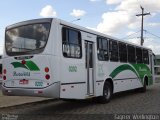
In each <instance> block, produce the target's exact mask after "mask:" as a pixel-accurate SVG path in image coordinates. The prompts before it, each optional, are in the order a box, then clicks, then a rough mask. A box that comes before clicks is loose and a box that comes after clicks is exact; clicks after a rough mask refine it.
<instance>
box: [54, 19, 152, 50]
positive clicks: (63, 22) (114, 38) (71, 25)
mask: <svg viewBox="0 0 160 120" xmlns="http://www.w3.org/2000/svg"><path fill="white" fill-rule="evenodd" d="M54 19H57V18H54ZM57 20H58V21H60V24H62V25H65V26H68V27H72V28H74V29H78V30H81V31H84V32H88V33H90V34H94V35H98V36H102V37H106V38H110V39H113V40H117V41H120V42H123V43H126V44H130V45H134V46H137V47H141V48H145V49H148V50H150V51H152V50H151V49H150V48H148V47H144V46H140V45H137V44H135V43H132V42H129V41H124V40H121V39H118V38H116V37H113V36H109V35H106V34H104V33H100V32H97V31H94V30H92V29H88V28H85V27H82V26H79V25H76V24H73V23H70V22H66V21H64V20H61V19H57Z"/></svg>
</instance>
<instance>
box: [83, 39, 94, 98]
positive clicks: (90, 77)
mask: <svg viewBox="0 0 160 120" xmlns="http://www.w3.org/2000/svg"><path fill="white" fill-rule="evenodd" d="M85 54H86V55H85V57H86V59H85V62H86V73H87V94H88V95H93V93H94V74H93V73H94V69H93V68H94V65H93V63H94V61H93V60H94V59H93V42H89V41H85Z"/></svg>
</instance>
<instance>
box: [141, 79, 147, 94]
mask: <svg viewBox="0 0 160 120" xmlns="http://www.w3.org/2000/svg"><path fill="white" fill-rule="evenodd" d="M146 90H147V82H146V80H144V83H143V87H142V88H140V92H143V93H144V92H146Z"/></svg>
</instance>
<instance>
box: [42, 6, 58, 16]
mask: <svg viewBox="0 0 160 120" xmlns="http://www.w3.org/2000/svg"><path fill="white" fill-rule="evenodd" d="M40 16H42V17H56V16H57V13H56V11H55V10H54V9H53V7H52V6H51V5H47V6H45V7H44V8H42V10H41V12H40Z"/></svg>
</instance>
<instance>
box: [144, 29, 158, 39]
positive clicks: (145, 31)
mask: <svg viewBox="0 0 160 120" xmlns="http://www.w3.org/2000/svg"><path fill="white" fill-rule="evenodd" d="M144 31H145V32H147V33H148V34H150V35H153V36H155V37H157V38H160V36H158V35H155V34H153V33H151V32H149V31H148V30H144Z"/></svg>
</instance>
